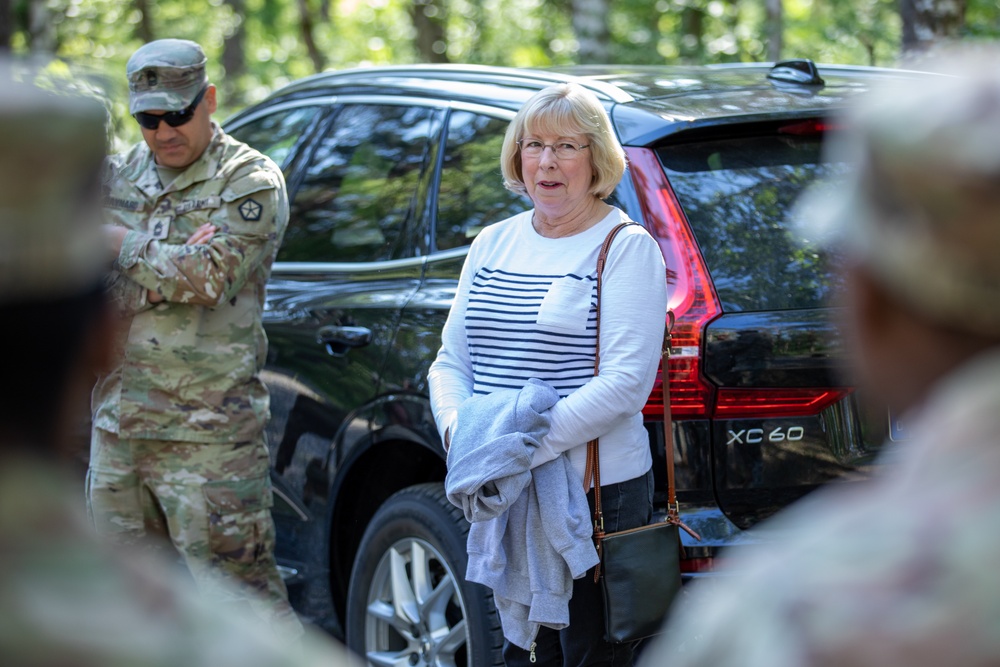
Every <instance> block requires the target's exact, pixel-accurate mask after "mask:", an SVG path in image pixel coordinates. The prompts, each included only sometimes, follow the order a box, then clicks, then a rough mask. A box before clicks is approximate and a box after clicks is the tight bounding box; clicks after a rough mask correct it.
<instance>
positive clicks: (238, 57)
mask: <svg viewBox="0 0 1000 667" xmlns="http://www.w3.org/2000/svg"><path fill="white" fill-rule="evenodd" d="M998 35H1000V0H933V1H932V2H928V1H927V0H614V1H613V0H556V1H553V2H543V1H541V0H208V2H205V1H204V0H129V1H126V2H123V1H122V0H0V51H3V50H8V51H12V52H13V53H14V54H17V55H25V54H30V53H39V54H50V55H54V56H55V57H56V58H57V59H58V61H59V62H58V63H57V64H56V65H55V66H54V68H53V69H52V70H51V71H50V74H51V75H52V76H53V77H54V78H55V80H57V81H59V80H60V77H61V80H62V81H63V83H64V84H65V85H79V84H80V81H81V77H82V75H81V74H80V73H81V72H83V73H86V74H87V76H86V77H83V78H86V79H88V81H87V83H86V84H85V85H94V86H97V87H103V88H108V87H110V88H112V90H113V92H114V94H113V95H109V97H114V98H115V104H114V106H113V109H112V115H113V116H114V117H115V119H116V120H115V123H114V130H113V131H114V133H115V135H116V136H117V137H118V138H119V140H120V141H125V140H128V141H131V140H134V139H136V138H138V133H137V131H136V129H135V128H134V127H132V125H130V124H128V123H123V122H122V121H121V120H120V119H121V118H122V117H124V116H125V113H124V112H125V109H124V97H125V94H124V88H123V79H124V68H125V61H126V60H127V59H128V56H129V55H130V54H131V53H132V52H133V51H134V50H135V49H136V48H138V47H139V46H141V45H142V44H143V43H145V42H146V41H150V40H152V39H158V38H162V37H181V38H186V39H192V40H195V41H197V42H199V43H200V44H202V46H203V47H204V48H205V51H206V53H207V54H208V57H209V75H210V77H211V79H212V80H213V81H214V82H215V83H216V84H217V85H218V86H219V88H220V98H219V99H220V112H219V116H218V117H219V118H222V119H224V118H225V117H226V116H228V115H229V114H230V113H232V112H234V111H236V110H238V109H240V108H242V107H243V106H245V105H246V104H249V103H251V102H254V101H257V100H259V99H260V98H262V97H263V96H265V95H266V94H267V93H269V92H271V91H273V90H275V89H277V88H279V87H280V86H282V85H283V84H285V83H287V82H289V81H291V80H293V79H296V78H299V77H302V76H306V75H309V74H313V73H316V72H319V71H324V70H329V69H343V68H348V67H364V66H366V65H372V64H405V63H414V62H452V63H479V64H489V65H510V66H517V67H535V66H558V65H569V64H580V63H582V64H586V63H613V64H649V65H654V64H704V63H718V62H734V61H735V62H744V61H772V60H777V59H780V58H812V59H813V60H815V61H817V62H820V63H847V64H862V65H881V66H893V65H896V64H899V63H900V62H901V60H900V59H901V56H903V55H905V54H910V53H917V52H923V51H924V50H925V49H926V47H927V46H928V45H929V44H931V43H933V42H935V41H939V40H943V39H965V40H973V39H979V40H982V39H993V38H995V37H997V36H998ZM63 65H65V67H63ZM70 72H72V74H70ZM71 82H75V83H71ZM57 85H63V84H57ZM118 86H121V88H120V89H118V90H114V89H115V87H118Z"/></svg>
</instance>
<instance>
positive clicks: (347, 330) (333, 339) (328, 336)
mask: <svg viewBox="0 0 1000 667" xmlns="http://www.w3.org/2000/svg"><path fill="white" fill-rule="evenodd" d="M316 342H317V343H319V344H320V345H325V346H326V351H327V352H329V353H330V354H331V355H333V356H334V357H342V356H344V355H345V354H347V351H348V350H350V349H351V348H352V347H364V346H365V345H367V344H368V343H370V342H372V332H371V329H367V328H365V327H321V328H320V330H319V331H317V332H316Z"/></svg>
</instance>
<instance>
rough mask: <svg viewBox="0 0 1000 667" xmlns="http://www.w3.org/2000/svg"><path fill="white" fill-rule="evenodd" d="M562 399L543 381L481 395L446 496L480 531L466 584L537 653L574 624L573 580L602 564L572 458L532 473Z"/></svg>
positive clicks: (515, 638)
mask: <svg viewBox="0 0 1000 667" xmlns="http://www.w3.org/2000/svg"><path fill="white" fill-rule="evenodd" d="M558 400H559V394H558V392H557V391H556V390H555V389H554V388H553V387H552V386H551V385H549V384H548V383H545V382H542V381H541V380H535V379H533V380H529V381H528V383H527V384H526V385H525V386H524V388H522V389H520V390H514V389H505V390H500V391H496V392H493V393H492V394H488V395H483V396H473V397H471V398H469V399H468V400H466V401H465V402H464V403H463V404H462V405H461V407H460V408H459V410H458V422H457V423H458V424H459V425H460V427H459V428H458V429H457V430H456V432H455V434H454V436H453V438H452V440H451V447H450V449H449V451H448V474H447V476H446V478H445V491H446V493H447V495H448V499H449V500H450V501H451V502H452V503H453V504H455V505H456V506H457V507H460V508H461V509H462V511H463V512H464V514H465V517H466V519H468V520H469V521H470V522H472V526H471V527H470V529H469V539H468V544H467V549H468V552H469V564H468V568H467V570H466V579H468V580H469V581H473V582H476V583H480V584H483V585H485V586H488V587H489V588H491V589H492V590H493V598H494V601H495V602H496V606H497V611H498V612H499V614H500V622H501V624H502V625H503V632H504V637H506V638H507V640H508V641H510V642H511V643H513V644H516V645H518V646H520V647H522V648H525V649H527V648H529V647H530V646H531V642H532V641H534V639H535V635H536V634H537V633H538V628H539V627H540V626H542V625H544V626H547V627H551V628H554V629H557V630H559V629H562V628H565V627H566V626H567V625H568V624H569V599H570V597H571V596H572V591H573V579H578V578H580V577H582V576H583V575H584V574H585V573H586V572H587V570H588V569H590V568H592V567H593V566H595V565H596V564H597V562H598V557H597V551H596V549H594V544H593V541H592V535H593V527H592V526H591V523H590V508H589V506H588V505H587V497H586V494H585V493H584V491H583V481H582V480H581V479H580V478H579V476H578V475H577V474H576V472H575V471H574V470H573V468H572V467H571V466H570V465H569V462H568V460H567V458H566V456H565V455H562V456H559V457H558V458H556V459H554V460H552V461H549V462H547V463H544V464H542V465H540V466H538V467H537V468H535V469H534V470H532V469H531V455H532V452H533V451H534V449H535V448H536V447H537V446H538V443H539V441H540V440H541V438H542V437H543V436H544V435H545V433H546V432H547V431H548V427H549V419H548V414H547V411H548V409H549V408H551V407H552V406H553V405H554V404H555V403H556V401H558Z"/></svg>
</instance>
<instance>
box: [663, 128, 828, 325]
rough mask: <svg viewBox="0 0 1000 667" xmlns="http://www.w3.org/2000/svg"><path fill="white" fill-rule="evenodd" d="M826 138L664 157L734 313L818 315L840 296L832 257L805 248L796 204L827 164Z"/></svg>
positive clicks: (735, 142)
mask: <svg viewBox="0 0 1000 667" xmlns="http://www.w3.org/2000/svg"><path fill="white" fill-rule="evenodd" d="M820 145H821V141H820V137H819V135H809V136H804V137H803V136H783V135H777V136H765V137H748V138H736V139H726V140H719V141H707V142H699V143H692V144H681V145H674V146H665V147H663V148H661V149H659V150H658V151H657V153H658V155H659V158H660V162H661V163H662V165H663V168H664V170H665V171H666V175H667V178H668V179H669V180H670V183H671V185H672V186H673V188H674V192H675V193H676V195H677V199H678V200H679V201H680V204H681V206H682V208H683V209H684V212H685V213H686V214H687V217H688V220H689V222H690V223H691V228H692V230H693V231H694V234H695V237H696V238H697V240H698V244H699V246H700V247H701V252H702V255H703V256H704V258H705V263H706V264H707V266H708V270H709V272H710V273H711V274H712V280H713V282H714V283H715V288H716V291H717V292H718V295H719V299H720V300H721V301H722V307H723V309H724V310H726V311H728V312H732V311H752V310H783V309H797V308H816V307H819V306H823V305H829V299H830V297H831V295H832V294H833V293H834V292H835V291H836V290H837V289H839V280H838V276H837V274H836V266H835V265H834V261H833V258H832V257H830V256H828V255H827V254H826V253H823V252H820V251H818V250H817V249H815V248H810V247H804V246H803V245H802V243H801V240H800V237H799V235H798V234H796V231H795V229H796V226H797V222H796V221H795V220H793V219H792V216H793V214H794V209H793V204H794V203H795V200H796V198H797V197H798V196H799V195H800V194H801V193H802V191H803V190H804V189H805V188H806V187H807V186H809V185H810V184H811V183H813V182H814V181H816V180H817V179H827V178H835V177H836V176H837V175H839V174H840V173H842V171H843V167H842V166H840V165H832V164H829V163H825V162H823V161H822V159H821V155H820Z"/></svg>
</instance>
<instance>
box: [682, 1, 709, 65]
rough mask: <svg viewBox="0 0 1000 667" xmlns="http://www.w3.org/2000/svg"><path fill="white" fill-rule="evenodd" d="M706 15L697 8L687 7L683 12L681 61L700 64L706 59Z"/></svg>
mask: <svg viewBox="0 0 1000 667" xmlns="http://www.w3.org/2000/svg"><path fill="white" fill-rule="evenodd" d="M704 35H705V13H704V12H703V11H702V10H700V9H696V8H695V7H690V6H688V7H685V8H684V9H683V11H682V12H681V45H680V49H678V51H679V53H680V56H681V61H683V62H685V63H700V62H702V61H703V60H704V57H705V41H704Z"/></svg>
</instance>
